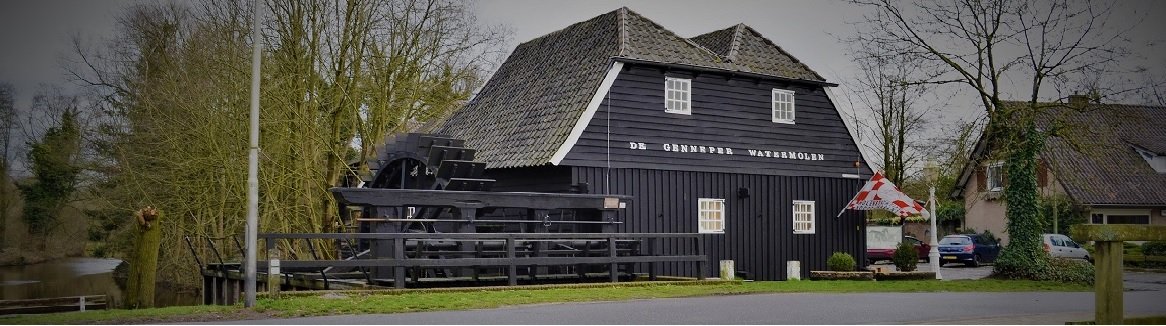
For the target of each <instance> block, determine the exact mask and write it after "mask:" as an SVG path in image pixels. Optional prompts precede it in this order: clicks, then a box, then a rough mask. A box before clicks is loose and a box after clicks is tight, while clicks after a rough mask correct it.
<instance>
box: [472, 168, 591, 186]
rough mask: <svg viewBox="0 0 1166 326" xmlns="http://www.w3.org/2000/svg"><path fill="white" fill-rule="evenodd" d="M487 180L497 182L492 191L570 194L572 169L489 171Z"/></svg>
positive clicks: (487, 171)
mask: <svg viewBox="0 0 1166 326" xmlns="http://www.w3.org/2000/svg"><path fill="white" fill-rule="evenodd" d="M485 176H486V178H491V179H495V180H497V182H495V183H494V186H493V188H491V190H492V191H530V192H570V190H571V189H570V188H571V187H570V186H571V168H570V167H566V166H551V165H544V166H536V167H528V168H508V169H488V170H486V175H485Z"/></svg>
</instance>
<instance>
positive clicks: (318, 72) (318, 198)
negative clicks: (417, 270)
mask: <svg viewBox="0 0 1166 326" xmlns="http://www.w3.org/2000/svg"><path fill="white" fill-rule="evenodd" d="M249 3H251V2H250V1H243V0H200V1H198V2H195V3H193V4H190V5H189V6H188V5H186V4H171V5H161V4H149V5H140V6H133V7H129V8H127V9H126V10H125V12H124V14H123V16H122V19H121V20H120V22H119V23H120V33H119V35H118V36H117V37H116V38H115V39H113V40H107V41H105V42H99V47H96V48H94V47H85V46H83V43H84V42H83V41H84V40H81V39H78V40H77V41H76V42H75V43H76V44H77V47H76V48H77V51H76V54H77V55H76V56H75V57H76V60H75V62H74V66H73V69H71V71H72V72H73V75H74V76H75V77H76V78H77V79H78V80H79V81H81V82H82V83H84V84H87V85H90V86H92V88H93V89H94V90H95V92H96V93H98V94H100V98H101V100H102V103H103V104H104V105H105V111H106V112H107V113H108V116H106V119H105V121H103V122H104V125H103V128H102V129H101V133H99V135H100V139H99V141H98V142H96V144H97V147H98V149H99V150H100V152H101V153H102V155H101V158H102V159H101V160H98V162H99V163H102V164H100V165H96V166H94V167H93V169H94V170H96V171H100V172H101V174H102V175H103V176H104V180H102V181H103V182H102V183H101V186H100V187H96V188H97V189H100V192H101V197H102V198H103V202H104V203H105V207H106V208H107V209H105V210H104V211H103V212H99V213H97V214H99V215H100V216H102V217H104V218H106V219H108V220H114V219H117V218H118V217H119V216H121V217H124V216H128V214H130V213H132V211H133V210H134V209H136V208H138V207H141V206H146V205H152V206H155V207H158V208H159V209H161V210H163V211H165V212H166V215H167V216H170V217H171V219H170V222H168V223H166V224H165V226H164V229H163V241H164V242H167V243H180V242H181V241H182V237H183V236H194V237H205V238H211V239H218V240H220V241H221V240H225V241H227V242H228V243H229V242H230V240H229V238H230V237H232V236H234V235H237V234H239V233H240V232H241V231H242V221H243V219H241V218H239V216H242V215H243V212H244V208H245V205H244V198H245V195H244V194H245V190H246V187H245V180H246V176H245V172H246V171H245V169H243V168H240V167H244V166H246V164H245V161H246V160H245V158H246V154H245V149H246V148H247V145H246V139H247V137H246V134H247V124H246V121H247V115H248V102H247V99H248V97H247V93H246V90H247V89H248V87H247V85H248V82H249V71H250V69H249V64H250V60H249V59H250V47H251V44H252V43H251V42H253V41H254V40H252V39H251V34H250V33H249V32H248V31H249V26H250V24H251V21H250V19H251V15H250V11H251V8H250V5H249ZM261 6H262V7H261V8H260V10H264V11H268V12H269V14H267V15H265V16H266V17H267V18H266V19H265V21H264V22H263V23H262V26H263V28H262V35H263V36H262V37H263V42H264V44H265V46H264V49H265V50H264V53H263V76H262V78H263V79H262V92H261V103H262V105H261V112H260V116H261V126H260V129H261V135H262V136H261V137H260V141H261V142H260V148H261V158H260V159H261V163H260V164H261V165H260V171H259V172H260V176H259V180H260V189H261V191H262V196H261V198H260V200H261V202H260V208H261V209H260V226H261V229H262V230H263V231H264V232H322V231H329V230H331V228H333V227H334V226H335V225H336V224H337V223H336V222H338V221H337V218H336V217H337V209H336V206H335V205H336V204H335V202H334V199H333V197H332V196H331V195H330V194H329V193H328V189H329V188H331V187H333V186H336V185H338V183H339V180H341V177H342V176H343V175H344V174H345V173H350V171H349V167H350V165H349V163H350V162H351V161H352V160H355V159H358V158H362V157H371V154H367V153H369V152H371V150H372V148H375V147H374V146H375V145H376V144H377V143H378V142H380V141H381V140H382V139H383V137H384V133H387V132H391V131H397V130H402V129H401V127H400V126H401V125H403V124H405V123H406V122H408V121H411V120H414V119H415V120H417V121H425V120H427V119H428V118H429V117H431V116H435V115H438V114H437V113H435V112H437V111H441V110H448V109H449V108H452V107H454V106H455V105H457V104H458V103H460V102H461V101H464V100H466V99H467V98H468V96H469V90H470V89H473V88H474V86H476V85H475V84H472V83H466V81H467V80H470V81H473V80H477V79H475V78H477V76H478V75H477V74H476V72H480V71H483V70H485V69H486V67H485V64H486V63H485V62H483V60H479V59H478V58H479V57H480V53H483V52H489V49H494V48H496V47H498V46H500V45H501V44H503V42H500V41H499V40H501V39H504V36H505V35H504V34H501V33H500V32H492V31H494V29H491V28H482V27H481V26H478V25H477V24H476V22H475V21H474V20H473V19H472V15H471V12H470V11H469V9H468V7H466V5H465V4H464V3H462V2H459V1H450V0H393V1H371V0H352V1H325V0H270V1H265V2H261ZM484 49H485V50H484ZM390 53H394V54H390ZM385 99H393V100H392V101H386V100H385ZM392 112H408V113H409V116H408V117H407V118H404V119H396V118H386V117H388V116H390V115H391V114H393V113H392ZM398 117H399V116H398ZM357 139H359V140H360V143H361V146H359V147H354V146H353V144H354V143H355V140H357ZM119 232H120V231H115V232H114V234H113V235H111V239H110V241H112V242H117V241H121V240H120V239H122V238H124V237H120V236H118V234H119ZM320 244H323V243H320ZM122 246H124V244H122ZM196 246H203V244H202V243H198V244H196ZM175 248H176V249H164V250H171V252H168V253H166V254H164V255H163V256H162V257H163V258H162V259H161V260H160V261H159V266H160V269H161V270H162V271H164V273H171V274H168V275H166V276H164V277H163V278H164V279H173V280H177V281H180V282H182V283H189V284H194V283H195V282H197V279H194V278H192V277H190V276H189V275H195V274H197V273H195V272H193V271H192V270H191V266H190V264H189V262H190V261H193V260H192V259H190V258H189V253H188V252H187V251H185V250H179V249H181V248H178V247H175ZM317 248H320V247H317ZM284 249H286V251H285V252H287V253H288V254H290V255H297V254H301V253H303V251H304V250H300V249H302V248H291V247H289V248H284ZM205 250H209V249H206V248H198V247H196V251H200V252H204V253H205V252H209V251H205ZM305 250H306V249H305ZM114 251H116V250H114ZM325 252H333V251H327V250H325Z"/></svg>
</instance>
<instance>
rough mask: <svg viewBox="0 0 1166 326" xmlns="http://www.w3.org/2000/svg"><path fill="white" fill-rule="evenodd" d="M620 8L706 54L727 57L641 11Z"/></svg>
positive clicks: (719, 57) (666, 34) (722, 58)
mask: <svg viewBox="0 0 1166 326" xmlns="http://www.w3.org/2000/svg"><path fill="white" fill-rule="evenodd" d="M620 9H621V10H622V12H624V13H626V14H631V15H635V16H636V17H638V18H639V19H640V20H643V21H645V22H648V23H649V24H651V25H652V26H653V27H655V29H656V30H658V31H660V32H663V34H664V35H665V36H671V37H674V38H676V39H678V40H681V41H683V42H684V43H686V44H688V45H690V46H692V47H694V48H696V49H697V50H700V51H704V53H705V54H707V55H710V56H712V57H713V58H717V59H719V60H722V61H723V60H724V59H725V58H724V57H722V56H721V55H719V54H717V53H716V52H714V51H712V50H709V49H708V48H706V47H704V46H703V45H700V44H699V43H696V42H693V41H692V40H690V39H688V38H687V37H680V35H677V34H676V32H673V31H672V30H670V29H668V28H665V27H664V25H660V23H657V22H656V21H654V20H651V19H649V18H648V17H645V16H644V15H641V14H640V13H638V12H635V11H634V10H631V9H628V8H627V7H623V8H620ZM631 15H627V17H625V20H624V21H623V23H625V24H626V23H627V18H628V17H631ZM621 31H625V30H621ZM621 36H626V35H621ZM620 56H623V53H622V52H621V53H620Z"/></svg>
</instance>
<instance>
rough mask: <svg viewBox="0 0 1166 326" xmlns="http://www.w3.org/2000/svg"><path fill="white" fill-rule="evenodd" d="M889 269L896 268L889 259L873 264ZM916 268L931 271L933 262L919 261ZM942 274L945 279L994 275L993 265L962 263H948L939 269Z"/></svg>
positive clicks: (979, 277)
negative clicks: (972, 265)
mask: <svg viewBox="0 0 1166 326" xmlns="http://www.w3.org/2000/svg"><path fill="white" fill-rule="evenodd" d="M872 266H878V267H882V268H885V269H889V270H895V264H892V263H890V262H887V261H883V262H881V263H878V264H875V265H872ZM916 270H918V271H921V272H930V271H931V264H928V263H925V262H919V265H918V266H917V267H916ZM939 272H940V274H942V275H943V279H945V280H978V279H981V278H985V277H988V275H992V265H980V266H979V267H970V266H964V265H961V264H947V265H944V266H943V267H940V269H939Z"/></svg>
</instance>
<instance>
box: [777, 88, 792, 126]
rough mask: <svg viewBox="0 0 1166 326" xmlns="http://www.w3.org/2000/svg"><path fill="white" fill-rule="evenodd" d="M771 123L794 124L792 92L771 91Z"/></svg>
mask: <svg viewBox="0 0 1166 326" xmlns="http://www.w3.org/2000/svg"><path fill="white" fill-rule="evenodd" d="M773 122H776V123H788V124H793V123H794V91H791V90H784V89H776V88H774V89H773Z"/></svg>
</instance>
